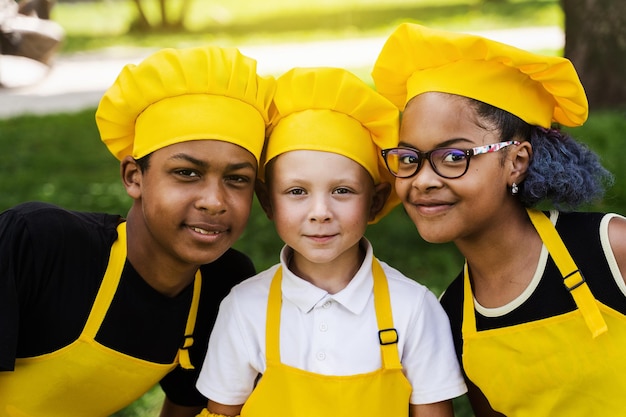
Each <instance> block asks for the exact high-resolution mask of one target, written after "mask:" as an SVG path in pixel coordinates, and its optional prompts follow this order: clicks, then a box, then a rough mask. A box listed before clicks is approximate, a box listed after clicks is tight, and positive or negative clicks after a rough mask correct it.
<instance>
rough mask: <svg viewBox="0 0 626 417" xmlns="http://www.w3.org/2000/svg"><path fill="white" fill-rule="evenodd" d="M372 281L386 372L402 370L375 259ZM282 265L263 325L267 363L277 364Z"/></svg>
mask: <svg viewBox="0 0 626 417" xmlns="http://www.w3.org/2000/svg"><path fill="white" fill-rule="evenodd" d="M372 274H373V278H374V306H375V309H376V321H377V323H378V329H379V330H378V338H379V341H380V350H381V355H382V361H383V368H385V369H402V364H401V362H400V355H399V353H398V332H397V331H396V329H395V328H394V327H393V316H392V314H391V300H390V297H389V286H388V284H387V278H386V276H385V272H384V271H383V269H382V267H381V265H380V263H379V262H378V260H376V258H373V260H372ZM282 276H283V272H282V266H279V267H278V269H277V270H276V273H275V274H274V278H273V279H272V282H271V284H270V292H269V296H268V302H267V318H266V326H265V352H266V356H267V361H268V362H270V361H272V362H274V363H280V310H281V306H282V292H281V283H282Z"/></svg>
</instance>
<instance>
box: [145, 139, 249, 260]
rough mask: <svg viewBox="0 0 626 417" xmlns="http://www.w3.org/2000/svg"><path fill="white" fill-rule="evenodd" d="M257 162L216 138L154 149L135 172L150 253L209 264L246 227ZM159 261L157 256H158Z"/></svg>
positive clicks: (238, 148)
mask: <svg viewBox="0 0 626 417" xmlns="http://www.w3.org/2000/svg"><path fill="white" fill-rule="evenodd" d="M256 169H257V162H256V159H255V158H254V156H253V155H252V154H251V153H250V152H248V151H247V150H245V149H244V148H242V147H240V146H237V145H234V144H232V143H229V142H223V141H218V140H197V141H189V142H182V143H177V144H174V145H170V146H167V147H164V148H162V149H159V150H157V151H155V152H153V153H152V155H151V157H150V162H149V167H148V169H147V170H146V171H145V172H143V173H139V174H138V176H139V178H140V185H139V187H138V192H139V193H140V194H139V195H133V198H135V199H136V200H137V201H139V202H140V204H141V207H142V208H141V209H142V211H143V225H144V229H145V231H146V233H145V239H144V240H145V241H144V242H141V244H143V245H147V247H148V248H149V250H150V251H151V252H152V253H153V255H154V256H155V257H156V256H161V257H166V258H167V257H169V259H170V260H171V261H173V262H174V263H179V264H189V265H200V264H206V263H209V262H213V261H214V260H215V259H217V258H218V257H220V256H221V255H222V254H223V253H224V252H225V251H226V250H228V249H229V248H230V247H231V246H232V245H233V244H234V243H235V241H236V240H237V239H238V238H239V236H240V235H241V234H242V232H243V231H244V229H245V226H246V223H247V221H248V217H249V215H250V209H251V205H252V198H253V193H254V183H255V179H256ZM160 260H161V259H160Z"/></svg>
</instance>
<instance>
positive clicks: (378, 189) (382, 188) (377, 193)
mask: <svg viewBox="0 0 626 417" xmlns="http://www.w3.org/2000/svg"><path fill="white" fill-rule="evenodd" d="M389 194H391V184H389V183H388V182H381V183H380V184H377V185H375V186H374V196H373V198H372V204H371V206H370V216H369V221H372V220H374V218H375V217H376V215H377V214H378V213H380V211H381V210H382V209H383V207H385V203H386V202H387V199H388V198H389Z"/></svg>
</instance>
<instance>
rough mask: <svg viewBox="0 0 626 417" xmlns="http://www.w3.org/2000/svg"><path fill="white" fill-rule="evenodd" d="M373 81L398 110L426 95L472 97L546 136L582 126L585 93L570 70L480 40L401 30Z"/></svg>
mask: <svg viewBox="0 0 626 417" xmlns="http://www.w3.org/2000/svg"><path fill="white" fill-rule="evenodd" d="M372 77H373V78H374V83H375V84H376V88H377V89H378V91H379V92H380V93H381V94H382V95H384V96H385V97H387V98H388V99H389V100H391V101H392V102H393V103H394V104H395V105H396V106H397V107H398V108H399V109H400V110H402V109H404V107H405V106H406V104H407V103H408V101H409V100H410V99H411V98H413V97H415V96H417V95H419V94H421V93H425V92H429V91H438V92H443V93H450V94H457V95H461V96H466V97H470V98H473V99H476V100H479V101H482V102H485V103H487V104H490V105H492V106H495V107H498V108H500V109H503V110H506V111H508V112H509V113H512V114H514V115H516V116H517V117H519V118H521V119H522V120H524V121H525V122H527V123H529V124H531V125H535V126H542V127H545V128H549V127H550V125H551V124H552V122H557V123H560V124H562V125H565V126H580V125H582V124H583V123H584V122H585V120H587V115H588V104H587V97H586V95H585V91H584V89H583V86H582V84H581V83H580V80H579V78H578V75H577V74H576V70H575V69H574V66H573V65H572V63H571V62H570V61H569V60H567V59H565V58H561V57H551V56H544V55H538V54H534V53H531V52H527V51H524V50H521V49H518V48H515V47H513V46H509V45H506V44H503V43H499V42H495V41H492V40H489V39H486V38H483V37H480V36H475V35H468V34H461V33H453V32H445V31H441V30H435V29H430V28H426V27H423V26H420V25H416V24H411V23H403V24H401V25H400V26H399V27H398V28H397V29H396V30H395V31H394V32H393V33H392V34H391V36H390V37H389V39H387V41H386V43H385V45H384V46H383V49H382V50H381V52H380V54H379V56H378V59H377V61H376V64H375V66H374V69H373V72H372Z"/></svg>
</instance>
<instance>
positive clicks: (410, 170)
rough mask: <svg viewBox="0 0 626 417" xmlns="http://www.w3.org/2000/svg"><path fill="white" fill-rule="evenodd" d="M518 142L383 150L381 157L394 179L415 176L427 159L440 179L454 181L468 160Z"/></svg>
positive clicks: (464, 171)
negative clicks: (426, 150) (464, 147)
mask: <svg viewBox="0 0 626 417" xmlns="http://www.w3.org/2000/svg"><path fill="white" fill-rule="evenodd" d="M519 144H520V142H518V141H516V140H510V141H507V142H500V143H493V144H491V145H485V146H479V147H477V148H472V149H457V148H437V149H433V150H432V151H428V152H420V151H418V150H417V149H413V148H389V149H383V150H382V151H381V152H382V155H383V158H384V159H385V164H387V169H388V170H389V172H391V173H392V174H393V175H394V176H395V177H398V178H409V177H412V176H413V175H415V174H417V171H419V170H420V168H421V167H422V163H423V162H424V160H426V159H428V162H430V166H431V167H433V171H435V173H437V175H439V176H440V177H443V178H447V179H454V178H459V177H462V176H463V175H464V174H465V173H466V172H467V169H468V168H469V162H470V158H471V157H472V156H475V155H480V154H483V153H491V152H497V151H499V150H500V149H503V148H505V147H507V146H509V145H519Z"/></svg>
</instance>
